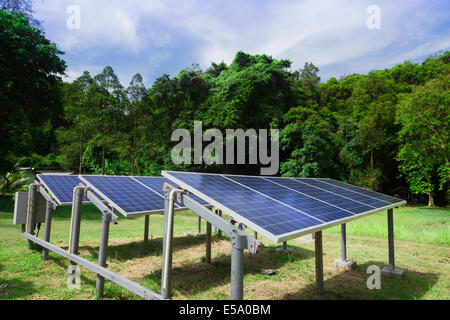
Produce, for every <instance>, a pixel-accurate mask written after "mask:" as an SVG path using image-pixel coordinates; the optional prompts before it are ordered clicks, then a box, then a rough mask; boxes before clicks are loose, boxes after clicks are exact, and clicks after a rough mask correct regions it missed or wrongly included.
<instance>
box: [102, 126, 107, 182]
mask: <svg viewBox="0 0 450 320" xmlns="http://www.w3.org/2000/svg"><path fill="white" fill-rule="evenodd" d="M105 137H106V129H104V130H103V145H102V175H104V174H105Z"/></svg>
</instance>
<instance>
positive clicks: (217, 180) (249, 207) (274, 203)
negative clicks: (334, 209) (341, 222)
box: [163, 172, 322, 238]
mask: <svg viewBox="0 0 450 320" xmlns="http://www.w3.org/2000/svg"><path fill="white" fill-rule="evenodd" d="M163 174H164V172H163ZM170 176H171V177H174V178H176V179H178V181H181V182H183V183H184V184H186V185H187V186H189V187H190V188H189V189H188V190H190V191H193V192H196V194H197V195H198V196H199V197H201V198H203V199H204V200H206V201H208V202H209V203H211V204H213V205H216V203H217V205H219V206H220V205H223V206H225V207H226V208H227V209H229V210H224V211H225V212H227V213H228V214H230V215H233V214H232V213H231V212H230V210H231V211H234V212H236V213H238V214H239V218H241V219H238V220H241V221H240V222H243V223H245V224H246V225H248V226H250V227H252V228H254V227H261V228H263V229H264V230H266V231H268V232H269V233H271V234H272V235H275V236H277V235H281V234H286V233H290V232H293V231H295V230H298V228H299V227H300V226H301V227H302V228H303V229H304V228H309V227H313V226H317V225H320V224H321V223H322V221H321V220H318V219H316V218H313V217H310V216H308V215H306V214H303V213H301V212H300V211H299V210H297V209H294V208H291V207H290V206H289V205H286V204H284V203H282V202H280V201H278V200H276V199H273V198H271V197H269V196H266V195H263V194H260V193H258V192H255V191H253V190H251V189H249V188H248V187H245V186H242V185H239V184H237V183H236V182H234V181H232V180H230V179H227V178H225V177H223V176H220V175H203V174H191V173H185V172H170ZM171 177H169V176H167V178H169V180H171V181H174V182H175V183H176V182H177V181H175V180H173V179H172V178H171ZM197 192H198V193H197ZM210 200H213V201H210ZM214 202H216V203H214ZM235 218H236V217H235ZM252 225H253V226H252ZM269 237H270V235H269ZM272 238H273V237H272Z"/></svg>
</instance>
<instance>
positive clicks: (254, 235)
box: [253, 231, 258, 239]
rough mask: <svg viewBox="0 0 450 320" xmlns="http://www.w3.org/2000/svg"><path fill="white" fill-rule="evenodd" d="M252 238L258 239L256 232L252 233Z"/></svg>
mask: <svg viewBox="0 0 450 320" xmlns="http://www.w3.org/2000/svg"><path fill="white" fill-rule="evenodd" d="M253 238H255V239H258V232H256V231H254V232H253Z"/></svg>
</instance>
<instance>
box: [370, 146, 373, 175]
mask: <svg viewBox="0 0 450 320" xmlns="http://www.w3.org/2000/svg"><path fill="white" fill-rule="evenodd" d="M370 173H371V174H372V176H373V148H370Z"/></svg>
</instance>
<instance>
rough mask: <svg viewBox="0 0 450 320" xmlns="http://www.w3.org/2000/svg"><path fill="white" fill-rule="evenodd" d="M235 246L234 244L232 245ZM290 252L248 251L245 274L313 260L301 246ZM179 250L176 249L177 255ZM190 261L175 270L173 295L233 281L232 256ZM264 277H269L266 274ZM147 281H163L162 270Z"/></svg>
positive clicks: (311, 255) (153, 273) (173, 273)
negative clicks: (207, 261) (302, 260)
mask: <svg viewBox="0 0 450 320" xmlns="http://www.w3.org/2000/svg"><path fill="white" fill-rule="evenodd" d="M230 246H231V244H230ZM290 248H291V249H293V251H292V252H291V253H289V254H286V253H284V252H278V251H276V250H275V249H276V248H274V247H260V249H259V250H258V253H257V254H256V255H253V254H251V253H249V252H248V251H245V253H244V274H259V273H260V271H261V270H278V269H279V268H281V267H282V266H283V265H285V264H286V263H292V262H294V261H297V260H300V259H309V258H311V257H313V256H314V252H313V251H311V250H308V249H305V248H301V247H292V246H291V247H290ZM175 257H176V251H175V250H174V258H175ZM203 261H204V259H201V261H199V262H191V261H186V263H183V265H182V266H179V267H174V268H173V269H172V276H171V283H172V293H173V298H174V299H176V296H177V295H179V294H182V295H186V296H190V295H195V294H198V293H201V292H204V291H208V290H210V289H211V288H212V287H214V286H220V285H227V284H229V283H230V281H231V277H230V274H231V256H230V255H225V254H223V255H219V256H216V257H212V262H211V264H210V265H209V264H206V263H204V262H203ZM261 277H269V276H263V275H261ZM144 280H145V281H146V282H150V283H157V282H160V281H161V269H158V270H153V271H152V272H151V273H150V274H149V275H148V276H146V277H145V278H144Z"/></svg>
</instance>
